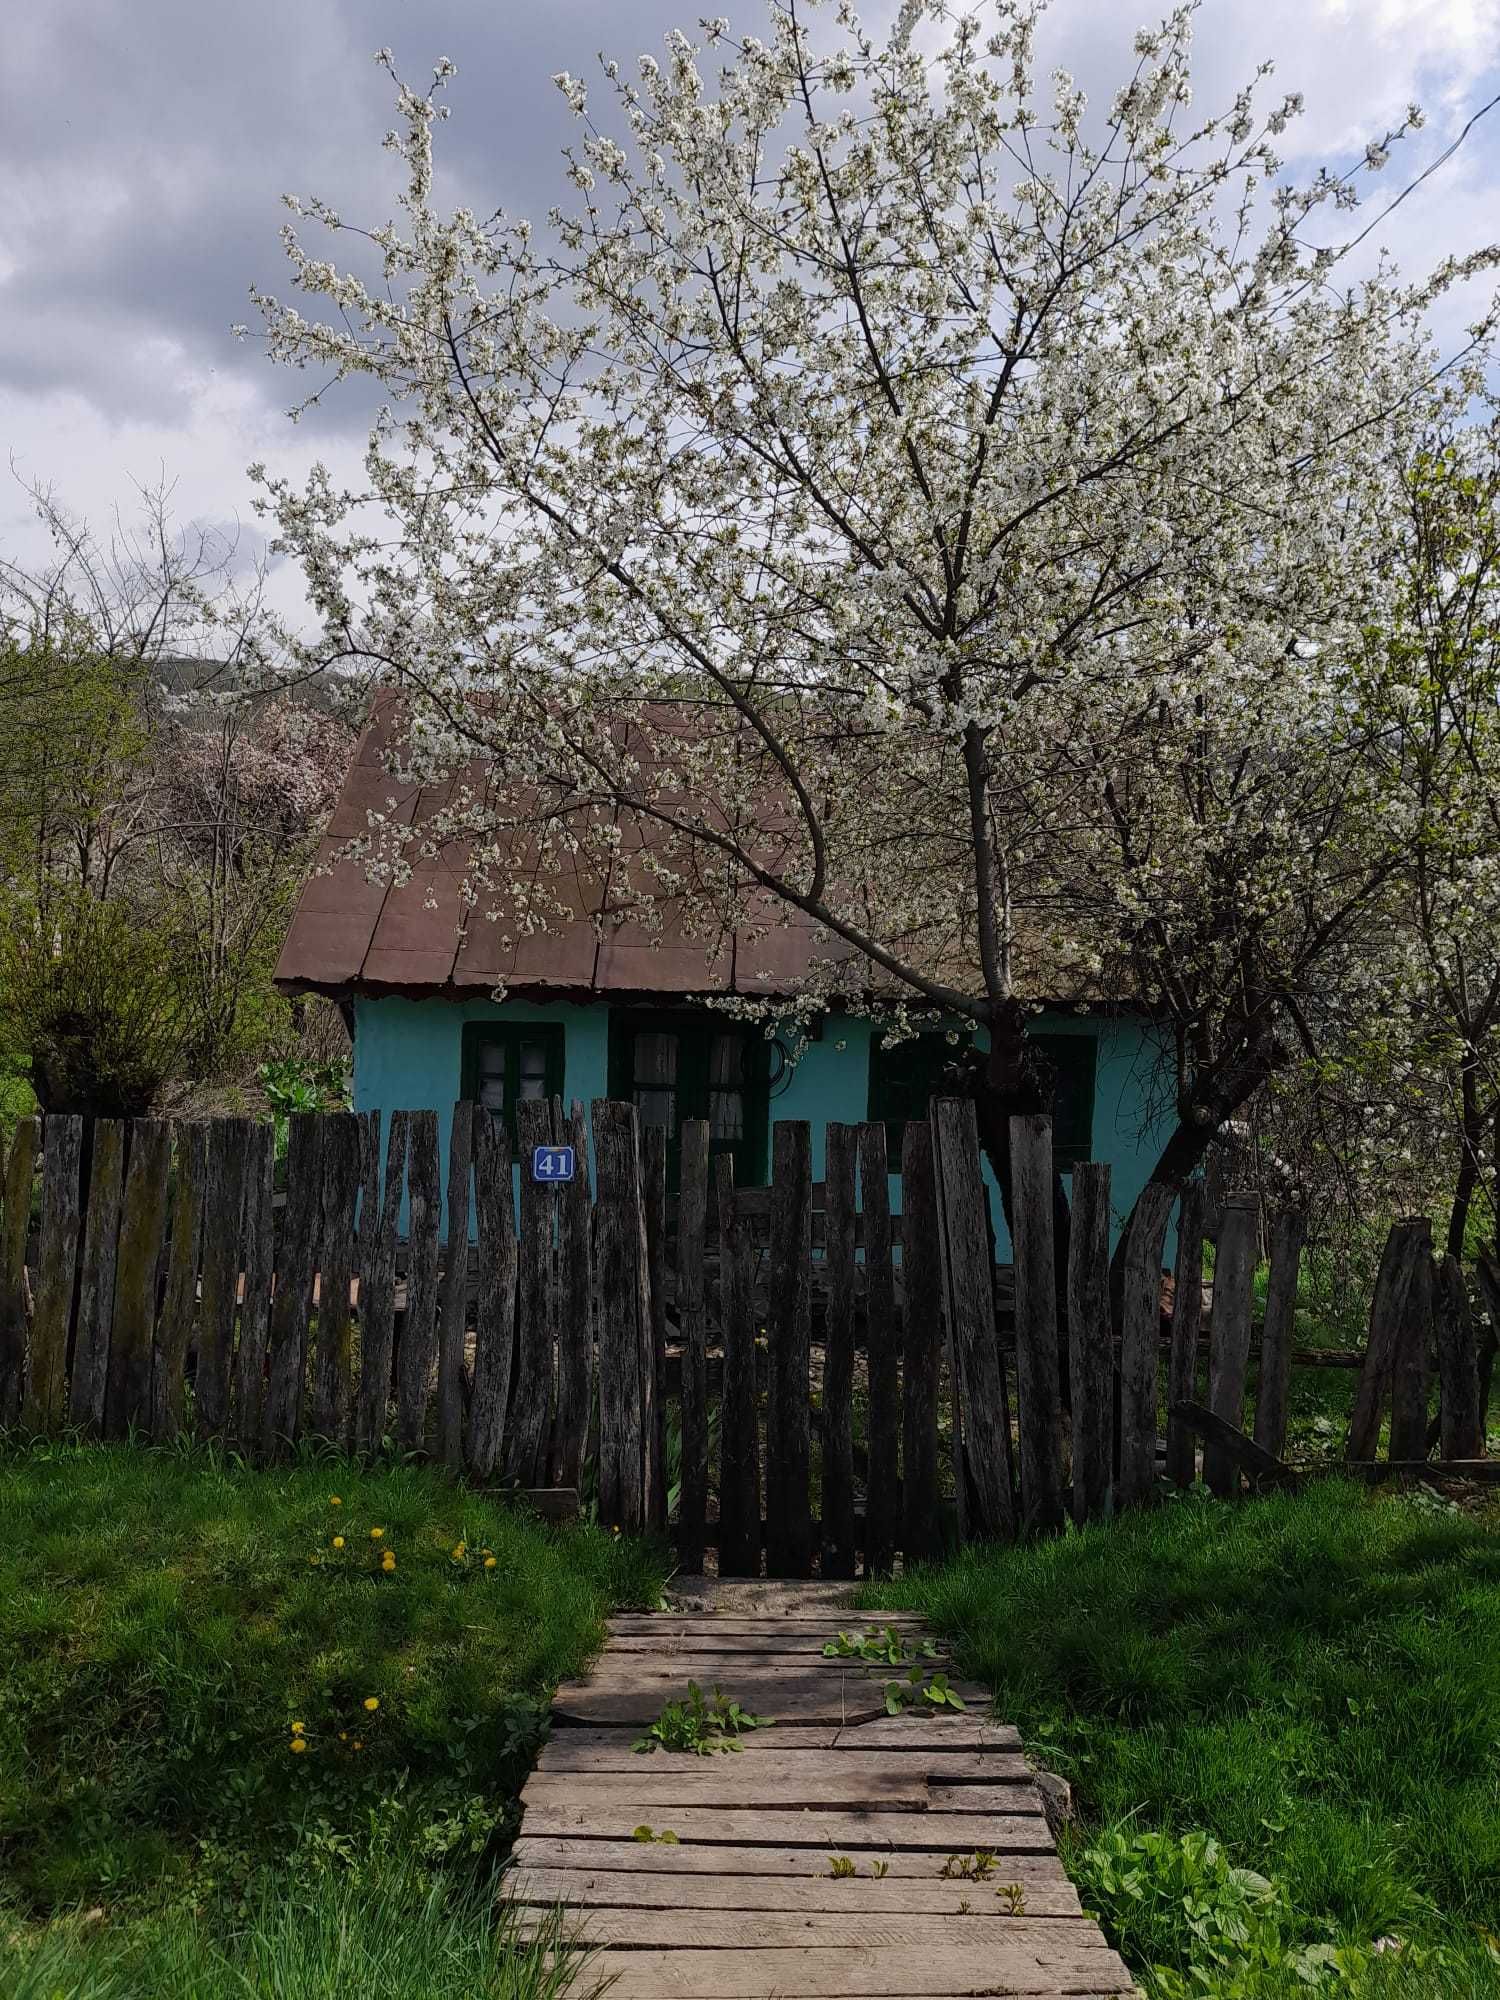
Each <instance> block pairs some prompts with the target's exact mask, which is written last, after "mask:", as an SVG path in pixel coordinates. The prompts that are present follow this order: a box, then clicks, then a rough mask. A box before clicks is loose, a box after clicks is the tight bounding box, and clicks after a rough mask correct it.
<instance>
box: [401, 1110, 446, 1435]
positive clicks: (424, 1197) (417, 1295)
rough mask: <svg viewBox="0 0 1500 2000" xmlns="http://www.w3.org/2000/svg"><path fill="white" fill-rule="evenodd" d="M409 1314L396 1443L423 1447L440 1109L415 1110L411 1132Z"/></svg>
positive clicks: (432, 1328) (438, 1203)
mask: <svg viewBox="0 0 1500 2000" xmlns="http://www.w3.org/2000/svg"><path fill="white" fill-rule="evenodd" d="M406 1144H407V1156H406V1240H407V1253H406V1315H405V1318H404V1320H403V1322H402V1326H401V1341H400V1346H399V1349H398V1351H397V1355H396V1441H397V1443H398V1444H399V1445H400V1447H401V1449H402V1450H403V1451H420V1450H421V1449H422V1447H423V1444H424V1443H425V1441H426V1436H427V1400H428V1397H429V1396H430V1395H431V1393H432V1364H433V1361H434V1359H435V1358H436V1353H437V1302H438V1238H439V1236H440V1234H441V1232H442V1226H443V1187H442V1172H443V1170H442V1165H441V1162H440V1159H439V1155H438V1121H437V1113H436V1112H435V1111H414V1112H413V1113H412V1114H411V1123H410V1125H409V1126H408V1128H407V1135H406Z"/></svg>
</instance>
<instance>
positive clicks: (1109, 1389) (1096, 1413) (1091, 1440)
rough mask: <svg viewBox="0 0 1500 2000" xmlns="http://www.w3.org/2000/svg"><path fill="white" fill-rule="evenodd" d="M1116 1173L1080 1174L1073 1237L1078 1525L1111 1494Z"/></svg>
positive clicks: (1087, 1166) (1071, 1380)
mask: <svg viewBox="0 0 1500 2000" xmlns="http://www.w3.org/2000/svg"><path fill="white" fill-rule="evenodd" d="M1109 1217H1110V1211H1109V1168H1108V1167H1107V1166H1105V1165H1103V1164H1101V1163H1100V1162H1098V1161H1092V1160H1091V1161H1084V1162H1081V1163H1080V1164H1079V1165H1078V1166H1076V1167H1075V1168H1074V1169H1073V1214H1072V1226H1071V1229H1070V1230H1069V1234H1068V1392H1069V1399H1070V1401H1071V1404H1072V1419H1073V1518H1074V1519H1075V1520H1076V1521H1079V1522H1083V1521H1096V1520H1098V1519H1099V1517H1100V1516H1101V1515H1102V1514H1103V1513H1104V1512H1105V1511H1106V1509H1107V1507H1108V1505H1109V1494H1110V1451H1111V1442H1112V1438H1111V1434H1112V1432H1113V1429H1114V1423H1113V1413H1114V1375H1115V1371H1114V1353H1113V1348H1114V1343H1113V1340H1112V1338H1111V1327H1110V1315H1109Z"/></svg>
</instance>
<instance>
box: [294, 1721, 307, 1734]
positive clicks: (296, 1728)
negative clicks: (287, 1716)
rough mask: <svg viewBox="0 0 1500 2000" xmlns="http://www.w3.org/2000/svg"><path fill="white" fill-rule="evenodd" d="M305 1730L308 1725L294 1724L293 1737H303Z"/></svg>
mask: <svg viewBox="0 0 1500 2000" xmlns="http://www.w3.org/2000/svg"><path fill="white" fill-rule="evenodd" d="M305 1728H306V1725H305V1724H304V1723H301V1722H294V1723H293V1724H292V1734H293V1736H301V1735H302V1734H303V1733H304V1731H305Z"/></svg>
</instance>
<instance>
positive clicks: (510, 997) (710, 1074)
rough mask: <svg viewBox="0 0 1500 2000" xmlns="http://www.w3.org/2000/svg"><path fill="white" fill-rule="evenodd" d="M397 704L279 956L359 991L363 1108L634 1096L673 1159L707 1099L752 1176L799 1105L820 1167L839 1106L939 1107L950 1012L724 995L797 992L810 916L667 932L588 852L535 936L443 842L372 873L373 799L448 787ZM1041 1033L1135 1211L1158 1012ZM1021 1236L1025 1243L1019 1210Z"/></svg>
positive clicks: (413, 810) (755, 1180)
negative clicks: (398, 753) (400, 775)
mask: <svg viewBox="0 0 1500 2000" xmlns="http://www.w3.org/2000/svg"><path fill="white" fill-rule="evenodd" d="M390 707H391V705H390V703H389V702H383V703H381V704H379V705H378V706H377V708H376V711H375V713H374V715H373V716H372V719H371V722H370V724H369V725H368V727H367V728H366V730H365V732H364V735H363V738H362V740H361V742H360V745H359V748H358V750H357V752H356V755H355V759H354V762H353V764H352V766H351V768H350V772H349V776H348V779H347V781H346V783H345V786H344V789H343V793H342V796H341V798H340V801H339V805H338V808H337V810H336V812H335V814H334V817H333V819H332V821H331V822H330V825H329V828H328V832H327V835H326V836H325V839H324V843H323V851H322V854H321V856H320V860H319V864H318V867H317V869H316V870H315V871H314V872H313V874H312V875H311V877H310V878H309V880H308V882H307V884H306V887H305V888H304V890H303V893H302V897H301V900H300V903H299V905H298V908H297V911H296V915H295V917H294V919H293V922H292V925H291V929H290V931H289V933H288V936H287V940H286V944H285V946H284V948H283V950H282V954H281V959H280V962H279V965H278V967H277V983H278V985H279V986H280V988H281V989H282V991H283V992H286V993H320V994H324V995H326V996H328V997H329V998H331V999H333V1000H336V1001H337V1002H339V1003H340V1004H341V1005H342V1007H343V1009H344V1012H345V1018H346V1020H347V1021H348V1023H349V1026H350V1029H351V1032H352V1034H353V1039H354V1101H355V1108H356V1109H357V1110H360V1111H373V1110H378V1111H380V1112H382V1113H383V1114H387V1115H388V1114H389V1113H390V1112H391V1111H393V1110H397V1109H422V1108H427V1109H432V1110H435V1111H437V1113H438V1114H439V1118H440V1120H441V1121H442V1124H443V1126H444V1144H445V1146H446V1125H447V1121H448V1119H449V1117H450V1116H451V1111H452V1106H453V1104H454V1102H455V1101H456V1100H459V1099H464V1098H467V1099H470V1100H473V1101H476V1102H479V1103H482V1104H484V1105H486V1106H488V1107H489V1109H490V1110H491V1111H492V1112H493V1113H494V1115H495V1116H496V1117H497V1118H503V1119H505V1120H506V1122H507V1125H508V1126H509V1128H510V1131H511V1135H512V1138H514V1134H515V1107H516V1105H517V1104H518V1103H521V1102H523V1101H524V1100H525V1099H527V1098H538V1097H546V1096H551V1095H554V1094H555V1095H558V1096H561V1097H562V1098H563V1099H564V1101H567V1100H569V1099H572V1098H579V1099H581V1100H582V1101H583V1102H584V1103H585V1104H587V1103H588V1102H589V1101H590V1100H591V1099H593V1098H596V1097H614V1098H623V1099H626V1100H628V1101H630V1102H632V1103H634V1104H635V1105H636V1107H637V1109H638V1110H639V1112H640V1116H641V1118H642V1120H643V1121H644V1122H645V1123H647V1124H654V1125H661V1126H664V1127H665V1128H666V1131H667V1134H668V1149H669V1150H668V1172H669V1175H672V1176H674V1177H675V1169H676V1164H677V1162H676V1134H677V1132H678V1130H679V1128H680V1126H681V1123H682V1121H683V1120H684V1119H688V1118H704V1119H707V1121H708V1124H709V1130H710V1135H711V1147H712V1150H713V1151H714V1152H716V1153H717V1152H727V1153H731V1154H732V1155H733V1156H734V1162H735V1176H736V1180H737V1181H738V1183H739V1184H740V1185H741V1186H758V1185H763V1184H764V1183H765V1181H766V1179H767V1175H768V1170H769V1160H770V1131H771V1125H772V1123H773V1122H774V1121H775V1120H777V1119H782V1118H797V1119H806V1120H808V1121H809V1122H810V1124H811V1126H812V1138H813V1173H814V1176H815V1178H821V1176H822V1172H823V1128H824V1126H825V1125H826V1124H827V1123H828V1122H829V1121H830V1120H845V1121H849V1122H857V1121H859V1120H861V1119H866V1118H879V1119H883V1120H884V1121H885V1123H886V1126H887V1130H888V1137H889V1142H890V1147H891V1150H892V1157H893V1158H899V1156H900V1139H901V1129H902V1126H903V1125H904V1123H905V1121H906V1120H907V1119H908V1118H913V1117H920V1116H923V1115H925V1109H926V1105H927V1102H928V1098H929V1096H930V1094H931V1092H932V1089H933V1087H934V1085H935V1084H936V1082H937V1080H938V1078H939V1077H940V1075H941V1072H942V1071H943V1069H944V1067H945V1066H946V1065H947V1064H949V1063H950V1062H951V1061H952V1060H953V1057H954V1048H953V1043H952V1040H951V1038H950V1036H949V1034H948V1033H947V1032H945V1031H944V1030H942V1029H937V1030H935V1031H933V1032H930V1033H924V1034H922V1035H919V1036H917V1037H916V1038H914V1039H907V1040H904V1041H900V1042H897V1043H895V1044H893V1045H890V1046H886V1045H885V1044H884V1043H883V1039H882V1034H881V1031H880V1029H879V1027H878V1026H876V1025H873V1024H872V1023H871V1021H870V1020H868V1019H866V1018H864V1017H862V1016H861V1015H860V1014H859V1013H858V1012H856V1011H846V1010H840V1011H831V1012H828V1013H826V1014H823V1015H822V1016H821V1017H819V1018H818V1019H817V1020H816V1021H815V1022H814V1024H813V1025H812V1026H811V1027H810V1028H809V1029H806V1030H803V1031H801V1032H796V1031H793V1030H791V1029H786V1030H783V1031H780V1032H776V1033H771V1034H769V1035H768V1033H767V1029H766V1025H765V1024H764V1022H762V1021H758V1020H750V1021H746V1020H740V1019H736V1018H734V1017H732V1016H731V1015H729V1014H726V1013H725V1012H724V1011H723V1010H722V1008H721V1007H716V1006H714V1005H713V1004H711V1003H712V1002H713V1001H714V1000H716V999H719V1000H722V999H723V998H724V997H726V996H732V995H746V996H751V997H754V998H757V999H764V998H767V997H785V996H789V995H792V994H794V993H796V992H797V991H798V990H799V987H800V986H801V985H802V983H803V981H804V979H805V976H806V972H807V968H808V965H809V963H810V960H811V958H812V955H813V942H812V936H811V933H810V931H809V930H808V929H807V928H806V927H799V926H798V925H795V924H794V925H792V926H790V927H788V928H786V929H780V930H777V931H775V932H774V933H772V934H771V935H770V936H769V937H762V938H759V939H757V940H755V941H754V942H746V941H745V940H744V939H741V938H732V939H730V940H729V941H728V942H727V943H726V944H725V946H724V948H723V949H722V950H721V951H720V952H719V953H718V955H717V957H716V958H715V960H714V961H713V963H712V964H706V963H705V957H704V950H703V946H702V944H701V943H700V942H698V941H696V940H692V939H687V938H683V937H680V936H679V937H674V936H673V935H672V934H671V933H670V932H669V933H668V935H667V936H666V937H665V938H661V937H659V938H657V939H655V940H651V939H648V938H645V937H644V936H642V935H641V934H640V933H639V930H638V928H637V927H636V926H634V925H632V924H630V923H628V922H626V923H623V924H615V923H613V922H611V921H610V884H609V882H608V880H607V879H597V880H596V879H592V878H590V877H589V876H588V875H586V874H585V873H584V872H583V871H582V870H580V871H579V872H578V873H577V874H575V875H574V876H573V877H572V878H571V879H570V880H569V881H568V882H567V883H566V884H565V885H564V887H565V892H566V895H567V898H568V901H569V905H570V907H569V911H568V916H569V919H570V920H568V921H563V922H561V923H555V922H554V923H553V924H552V925H551V926H550V927H549V929H548V930H547V931H546V932H545V933H543V934H535V933H534V934H532V935H529V936H527V935H524V934H519V933H521V926H519V925H515V926H507V924H506V923H505V922H504V921H503V918H504V915H505V913H504V912H501V913H500V915H501V919H502V920H501V921H498V922H496V921H489V920H487V918H486V916H485V915H484V913H482V912H471V911H466V910H465V909H464V906H463V900H462V894H461V877H460V874H459V872H458V869H457V867H456V866H450V865H448V864H447V863H445V862H444V861H443V860H442V859H441V858H440V859H438V860H434V861H430V862H427V863H424V864H423V865H421V866H419V867H417V868H416V869H414V870H413V872H412V874H411V877H410V879H408V880H405V881H403V882H401V883H399V884H393V883H388V882H383V881H374V882H372V881H371V880H369V879H368V876H367V874H366V871H365V869H364V867H363V866H362V865H361V864H360V863H359V862H357V861H353V860H350V859H348V858H341V850H342V848H343V847H344V845H345V844H346V843H347V842H348V841H349V840H350V839H351V838H355V837H358V836H361V835H363V834H364V833H365V832H366V830H367V827H368V824H369V815H370V814H372V813H374V814H379V815H388V814H392V813H394V814H395V815H397V816H404V817H405V818H406V819H408V820H411V819H412V818H413V816H416V817H417V818H418V819H419V820H420V818H421V816H423V815H425V814H426V813H427V812H428V811H430V810H434V809H436V808H437V807H438V806H439V805H440V804H441V801H440V800H433V799H430V798H428V799H422V798H419V797H418V794H417V788H416V787H414V786H408V787H402V786H401V785H400V784H398V783H397V782H396V781H395V780H394V779H393V778H392V776H391V775H390V773H389V771H388V769H387V768H386V764H387V753H386V744H387V739H388V733H389V730H390V727H391V715H390ZM554 887H555V885H554ZM600 918H603V919H604V921H603V922H602V923H601V922H600V921H598V919H600ZM500 988H503V991H504V995H505V997H504V998H503V999H499V1000H497V999H496V998H495V997H494V996H495V993H496V991H497V989H500ZM1038 997H1039V998H1041V997H1043V996H1038ZM1036 1034H1037V1035H1038V1037H1039V1038H1040V1039H1041V1040H1042V1041H1043V1043H1044V1044H1045V1047H1046V1050H1047V1053H1048V1055H1049V1056H1050V1057H1051V1058H1052V1060H1053V1062H1054V1064H1055V1067H1056V1071H1057V1099H1056V1104H1055V1108H1054V1115H1055V1121H1056V1122H1055V1127H1054V1132H1055V1145H1056V1149H1057V1155H1058V1158H1059V1160H1060V1162H1061V1163H1062V1165H1063V1166H1064V1168H1065V1169H1066V1168H1067V1167H1069V1166H1071V1165H1072V1164H1073V1163H1074V1162H1076V1161H1078V1160H1083V1159H1089V1158H1093V1159H1098V1160H1104V1161H1107V1162H1108V1163H1109V1164H1110V1166H1111V1169H1112V1187H1113V1197H1114V1206H1115V1212H1116V1215H1117V1216H1119V1215H1123V1214H1125V1213H1128V1211H1129V1209H1130V1206H1131V1204H1132V1203H1133V1202H1134V1200H1135V1197H1136V1195H1137V1193H1138V1192H1139V1190H1140V1188H1141V1186H1142V1185H1143V1184H1144V1182H1145V1179H1146V1177H1147V1174H1148V1172H1149V1170H1150V1167H1151V1164H1152V1161H1153V1160H1154V1158H1155V1156H1156V1152H1157V1150H1158V1147H1159V1144H1160V1135H1159V1133H1158V1132H1157V1131H1155V1130H1154V1129H1153V1125H1154V1121H1153V1117H1152V1104H1153V1086H1154V1085H1155V1083H1156V1082H1157V1080H1158V1075H1159V1069H1160V1053H1161V1052H1160V1045H1159V1043H1158V1040H1157V1037H1156V1033H1155V1031H1154V1029H1153V1028H1152V1026H1151V1024H1150V1023H1149V1022H1148V1021H1147V1020H1146V1019H1145V1018H1144V1017H1143V1016H1142V1015H1141V1014H1140V1013H1139V1012H1136V1011H1133V1010H1131V1009H1129V1008H1121V1007H1112V1008H1104V1007H1099V1008H1095V1009H1091V1010H1090V1011H1087V1012H1078V1011H1067V1012H1065V1011H1046V1010H1044V1011H1043V1012H1041V1013H1040V1014H1039V1015H1038V1016H1037V1019H1036ZM898 1193H899V1190H898V1189H895V1188H893V1194H898ZM998 1224H999V1218H998V1215H997V1225H998ZM1000 1249H1001V1254H1002V1256H1003V1255H1006V1254H1008V1252H1007V1249H1006V1244H1005V1240H1004V1236H1003V1226H1002V1236H1001V1244H1000Z"/></svg>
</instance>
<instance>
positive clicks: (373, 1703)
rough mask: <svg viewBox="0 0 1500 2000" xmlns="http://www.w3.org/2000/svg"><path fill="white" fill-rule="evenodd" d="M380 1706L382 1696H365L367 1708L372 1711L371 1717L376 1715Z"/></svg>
mask: <svg viewBox="0 0 1500 2000" xmlns="http://www.w3.org/2000/svg"><path fill="white" fill-rule="evenodd" d="M379 1706H380V1696H379V1695H378V1694H367V1695H366V1696H365V1707H366V1708H367V1709H368V1710H369V1711H370V1713H371V1715H373V1714H374V1713H375V1711H376V1709H377V1708H379Z"/></svg>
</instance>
